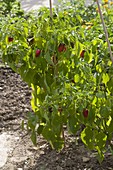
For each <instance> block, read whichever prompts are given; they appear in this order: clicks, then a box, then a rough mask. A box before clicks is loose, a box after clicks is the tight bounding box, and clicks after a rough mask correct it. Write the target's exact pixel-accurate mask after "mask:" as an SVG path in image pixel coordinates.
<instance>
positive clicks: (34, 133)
mask: <svg viewBox="0 0 113 170" xmlns="http://www.w3.org/2000/svg"><path fill="white" fill-rule="evenodd" d="M36 138H37V137H36V132H35V131H32V134H31V140H32V142H33V144H34V145H36V142H37V140H36Z"/></svg>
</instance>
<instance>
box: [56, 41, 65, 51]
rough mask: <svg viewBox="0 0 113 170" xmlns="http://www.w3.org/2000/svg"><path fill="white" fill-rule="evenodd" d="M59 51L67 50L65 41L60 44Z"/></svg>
mask: <svg viewBox="0 0 113 170" xmlns="http://www.w3.org/2000/svg"><path fill="white" fill-rule="evenodd" d="M58 51H59V52H63V51H66V46H65V44H64V43H60V45H59V46H58Z"/></svg>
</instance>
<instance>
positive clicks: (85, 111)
mask: <svg viewBox="0 0 113 170" xmlns="http://www.w3.org/2000/svg"><path fill="white" fill-rule="evenodd" d="M83 116H84V117H85V118H87V117H88V109H84V110H83Z"/></svg>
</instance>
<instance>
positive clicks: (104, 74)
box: [102, 73, 110, 85]
mask: <svg viewBox="0 0 113 170" xmlns="http://www.w3.org/2000/svg"><path fill="white" fill-rule="evenodd" d="M102 79H103V83H104V84H105V85H107V82H109V80H110V78H109V75H108V74H107V73H103V75H102Z"/></svg>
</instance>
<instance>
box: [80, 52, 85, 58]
mask: <svg viewBox="0 0 113 170" xmlns="http://www.w3.org/2000/svg"><path fill="white" fill-rule="evenodd" d="M85 52H86V51H85V50H82V51H81V53H80V57H81V58H84V53H85Z"/></svg>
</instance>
